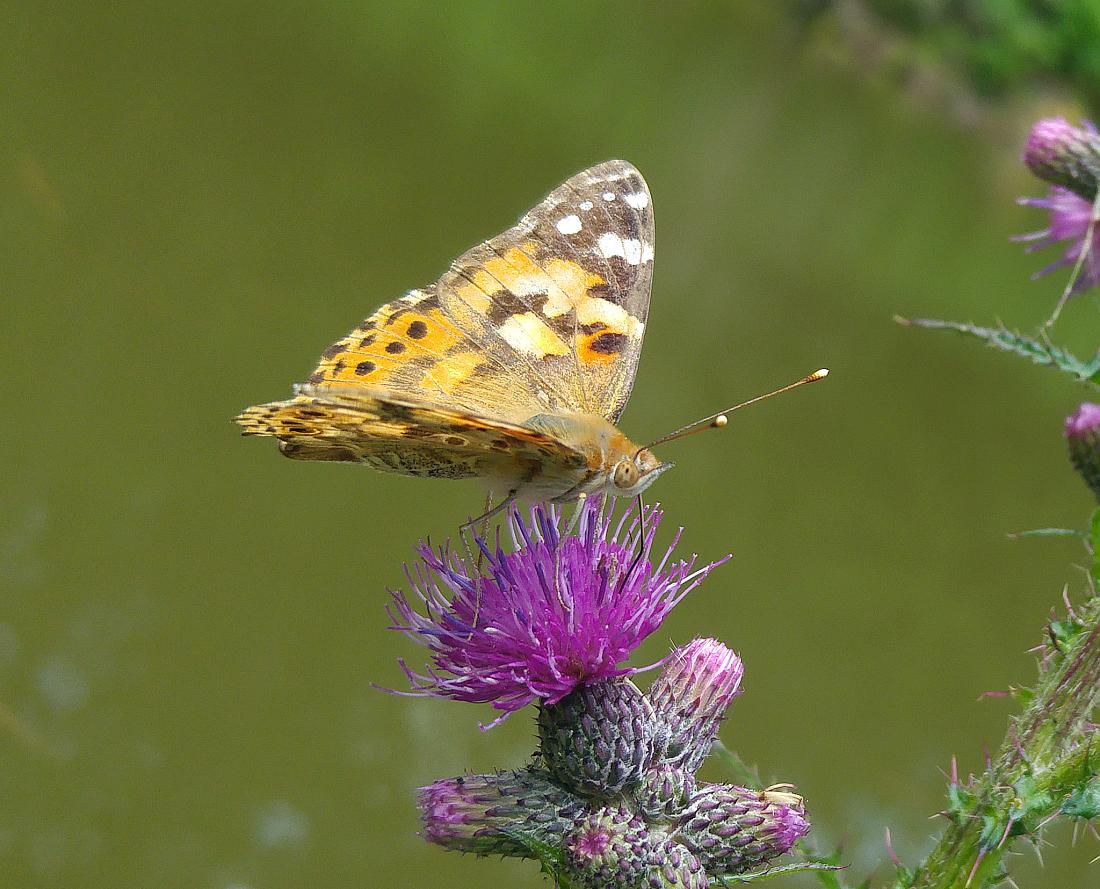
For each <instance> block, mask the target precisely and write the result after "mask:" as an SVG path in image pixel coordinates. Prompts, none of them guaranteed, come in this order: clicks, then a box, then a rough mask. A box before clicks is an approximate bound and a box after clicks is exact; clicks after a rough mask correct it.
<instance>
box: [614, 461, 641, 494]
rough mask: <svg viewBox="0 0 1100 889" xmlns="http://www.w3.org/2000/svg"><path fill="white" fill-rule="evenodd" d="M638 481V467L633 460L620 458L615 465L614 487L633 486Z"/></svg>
mask: <svg viewBox="0 0 1100 889" xmlns="http://www.w3.org/2000/svg"><path fill="white" fill-rule="evenodd" d="M637 483H638V467H637V465H636V464H635V463H634V461H633V460H620V461H619V462H618V463H617V464H616V465H615V487H617V488H633V487H634V486H635V485H636V484H637Z"/></svg>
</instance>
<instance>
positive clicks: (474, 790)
mask: <svg viewBox="0 0 1100 889" xmlns="http://www.w3.org/2000/svg"><path fill="white" fill-rule="evenodd" d="M419 803H420V811H421V816H422V818H423V823H424V829H423V831H422V836H423V837H424V839H426V840H428V841H429V842H432V843H437V844H439V845H440V846H443V847H444V848H447V849H453V850H456V851H459V852H474V853H476V854H478V855H511V856H515V857H519V858H534V857H535V854H534V852H533V851H532V847H531V846H530V845H529V844H527V843H525V842H524V840H529V841H531V842H532V843H541V844H547V845H552V846H557V845H560V844H561V843H562V841H563V839H564V838H565V836H566V835H568V834H569V832H570V831H572V830H573V829H574V826H575V824H576V822H577V821H578V820H579V819H580V818H582V817H583V814H584V810H585V804H584V803H583V802H582V801H581V800H580V799H578V798H577V797H575V796H573V794H571V793H569V792H568V791H567V790H565V789H563V788H561V787H559V786H558V785H557V784H555V783H553V782H552V781H551V780H550V778H549V776H547V775H546V774H544V773H543V772H539V771H536V770H534V769H516V770H512V771H507V772H498V773H496V774H493V775H470V776H466V777H462V778H449V779H446V780H443V781H436V782H435V783H434V784H429V785H428V786H427V787H421V788H420V797H419Z"/></svg>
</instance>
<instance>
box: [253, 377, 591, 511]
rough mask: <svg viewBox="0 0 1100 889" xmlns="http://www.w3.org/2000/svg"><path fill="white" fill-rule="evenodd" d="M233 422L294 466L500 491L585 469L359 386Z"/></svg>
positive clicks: (512, 434)
mask: <svg viewBox="0 0 1100 889" xmlns="http://www.w3.org/2000/svg"><path fill="white" fill-rule="evenodd" d="M236 420H237V422H238V423H240V424H241V426H243V427H244V430H245V433H244V434H245V435H273V436H275V437H277V438H278V439H280V449H281V450H282V451H283V453H284V454H286V455H287V456H288V457H294V458H296V459H299V460H328V461H338V462H350V463H366V464H368V465H369V466H373V467H374V468H375V469H381V470H383V471H385V472H396V473H400V474H402V475H413V476H420V477H425V478H474V477H478V478H486V479H489V480H490V481H493V480H499V481H500V483H501V485H502V486H503V487H505V488H506V489H510V488H513V487H516V486H518V485H520V484H522V483H524V480H525V476H527V475H533V474H535V472H534V471H535V470H537V471H538V472H537V474H538V475H540V477H543V478H545V477H546V474H547V472H549V473H550V477H551V479H553V478H557V479H560V480H561V481H562V482H563V483H564V482H565V481H566V480H567V479H570V478H572V476H573V474H574V473H575V472H576V471H577V469H578V468H579V467H581V466H583V465H584V464H585V457H584V456H583V455H582V454H580V453H579V452H577V451H575V450H574V449H573V448H571V447H569V446H568V445H566V444H564V443H563V442H561V441H559V440H558V439H556V438H555V437H553V436H551V435H547V434H544V433H542V432H539V431H537V430H533V429H528V428H526V427H523V426H519V425H516V424H513V423H508V422H506V421H503V420H493V419H489V418H485V417H478V416H474V415H472V414H467V413H464V412H462V411H457V410H449V409H446V408H441V407H439V406H438V405H434V404H427V403H424V402H418V401H414V400H409V399H407V398H398V397H395V396H393V395H390V394H388V393H384V392H381V391H371V390H369V389H367V388H364V387H355V388H340V387H333V386H325V387H320V386H315V385H302V386H299V387H298V394H297V395H296V396H295V397H294V398H291V399H288V400H287V401H280V402H272V403H270V404H262V405H257V406H255V407H250V408H248V409H247V410H245V411H243V412H242V413H241V414H240V415H239V416H238V417H237V418H236ZM547 480H550V479H547ZM566 486H568V485H566Z"/></svg>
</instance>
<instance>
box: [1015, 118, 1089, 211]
mask: <svg viewBox="0 0 1100 889" xmlns="http://www.w3.org/2000/svg"><path fill="white" fill-rule="evenodd" d="M1023 159H1024V163H1025V164H1026V165H1027V168H1028V169H1029V170H1031V172H1032V173H1034V174H1035V175H1036V176H1038V177H1039V178H1040V179H1042V180H1043V181H1045V182H1049V183H1050V184H1051V185H1057V186H1061V187H1062V188H1065V189H1068V190H1069V191H1071V192H1073V193H1074V194H1076V195H1078V196H1079V197H1081V198H1083V199H1084V200H1085V201H1087V202H1089V203H1092V201H1093V200H1094V199H1095V197H1096V188H1097V176H1098V173H1100V137H1098V136H1097V132H1096V127H1094V126H1093V125H1092V124H1091V123H1089V122H1088V121H1086V122H1085V124H1084V126H1081V127H1075V126H1073V125H1072V124H1071V123H1069V122H1068V121H1067V120H1066V119H1065V118H1062V117H1048V118H1045V119H1044V120H1040V121H1039V122H1038V123H1036V124H1035V125H1034V126H1033V127H1032V128H1031V132H1030V133H1029V134H1028V137H1027V144H1026V146H1025V147H1024V158H1023Z"/></svg>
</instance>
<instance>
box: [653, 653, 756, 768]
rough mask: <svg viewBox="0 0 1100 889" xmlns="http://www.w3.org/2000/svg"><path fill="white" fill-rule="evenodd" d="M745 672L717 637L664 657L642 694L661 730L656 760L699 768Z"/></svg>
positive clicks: (739, 688) (737, 691) (734, 655)
mask: <svg viewBox="0 0 1100 889" xmlns="http://www.w3.org/2000/svg"><path fill="white" fill-rule="evenodd" d="M744 672H745V670H744V667H743V666H742V664H741V659H740V658H739V657H738V656H737V655H736V654H734V653H733V652H732V651H731V650H730V649H729V648H727V647H726V646H725V645H723V644H722V643H721V642H719V641H718V640H716V639H695V640H693V641H691V642H689V643H688V644H687V645H684V646H682V647H681V648H678V649H676V650H675V651H673V652H672V654H671V655H669V658H668V660H667V662H666V663H665V666H664V669H663V670H662V671H661V673H660V675H659V676H658V677H657V678H656V679H655V680H654V681H653V684H652V685H651V686H650V688H649V691H648V692H647V693H646V696H647V697H648V698H649V700H650V701H651V702H652V704H653V709H654V711H655V713H656V715H657V720H658V721H659V722H660V723H662V724H663V725H664V727H665V738H666V741H665V743H664V745H663V746H659V747H658V749H657V751H656V757H657V760H658V761H660V762H664V763H667V764H669V765H676V766H678V767H679V768H681V769H684V770H687V771H689V772H694V771H696V770H697V769H698V768H699V766H701V765H702V764H703V760H705V759H706V758H707V754H709V753H710V748H711V745H712V744H713V743H714V739H715V738H716V737H717V736H718V726H719V725H720V724H721V722H722V719H723V718H724V717H725V714H726V708H727V707H729V705H730V702H731V701H732V700H733V699H734V698H735V697H737V695H738V694H740V693H741V677H742V676H743V675H744Z"/></svg>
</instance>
